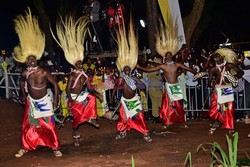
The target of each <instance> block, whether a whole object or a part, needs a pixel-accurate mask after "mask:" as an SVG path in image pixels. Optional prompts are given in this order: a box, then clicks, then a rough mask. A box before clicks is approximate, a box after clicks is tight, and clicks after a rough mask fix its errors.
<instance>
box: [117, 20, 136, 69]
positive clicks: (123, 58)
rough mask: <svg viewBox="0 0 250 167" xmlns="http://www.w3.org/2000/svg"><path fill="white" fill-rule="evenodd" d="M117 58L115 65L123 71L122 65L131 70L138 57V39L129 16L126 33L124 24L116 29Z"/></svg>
mask: <svg viewBox="0 0 250 167" xmlns="http://www.w3.org/2000/svg"><path fill="white" fill-rule="evenodd" d="M116 35H117V45H118V50H117V54H118V58H117V60H116V65H117V68H118V69H119V71H123V69H124V67H126V66H128V67H130V69H131V71H132V70H133V69H134V68H135V66H136V64H137V59H138V39H137V37H136V35H135V29H134V25H133V21H132V19H131V18H130V21H129V27H128V34H127V33H126V28H125V24H124V22H123V24H122V25H121V26H119V28H118V30H117V31H116Z"/></svg>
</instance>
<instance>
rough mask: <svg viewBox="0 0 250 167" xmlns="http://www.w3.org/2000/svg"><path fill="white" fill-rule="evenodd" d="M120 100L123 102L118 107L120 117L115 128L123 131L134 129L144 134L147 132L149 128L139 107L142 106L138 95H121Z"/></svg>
mask: <svg viewBox="0 0 250 167" xmlns="http://www.w3.org/2000/svg"><path fill="white" fill-rule="evenodd" d="M121 101H123V102H122V103H121V104H122V105H121V106H120V109H119V113H120V117H119V121H118V123H117V130H118V131H120V132H124V131H126V130H130V129H135V130H137V131H139V132H141V133H142V134H144V135H146V134H148V132H149V130H148V128H147V125H146V122H145V119H144V113H143V111H142V109H141V108H142V106H141V102H140V100H139V97H138V95H136V96H135V97H134V98H132V99H125V98H124V97H122V99H121Z"/></svg>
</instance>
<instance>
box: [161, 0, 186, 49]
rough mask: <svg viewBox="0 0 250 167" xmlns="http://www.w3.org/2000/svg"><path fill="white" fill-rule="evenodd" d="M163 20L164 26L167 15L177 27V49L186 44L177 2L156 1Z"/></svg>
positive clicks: (172, 0)
mask: <svg viewBox="0 0 250 167" xmlns="http://www.w3.org/2000/svg"><path fill="white" fill-rule="evenodd" d="M158 3H159V6H160V9H161V14H162V17H163V20H164V22H165V24H166V20H167V15H169V16H171V17H172V20H173V23H175V24H177V27H178V39H179V49H180V48H181V46H182V45H183V44H185V43H186V39H185V34H184V29H183V23H182V18H181V12H180V6H179V1H178V0H158Z"/></svg>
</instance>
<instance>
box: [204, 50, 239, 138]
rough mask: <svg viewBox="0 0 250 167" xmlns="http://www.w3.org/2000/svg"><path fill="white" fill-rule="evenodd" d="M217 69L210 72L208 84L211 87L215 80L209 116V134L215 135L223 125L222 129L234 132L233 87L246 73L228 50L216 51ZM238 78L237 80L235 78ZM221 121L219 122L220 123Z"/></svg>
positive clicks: (234, 55)
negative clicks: (220, 124) (210, 122)
mask: <svg viewBox="0 0 250 167" xmlns="http://www.w3.org/2000/svg"><path fill="white" fill-rule="evenodd" d="M214 61H215V63H216V67H213V68H212V69H211V70H210V71H209V78H208V83H209V85H211V83H212V79H215V82H214V83H213V87H215V90H214V93H213V97H212V100H211V106H210V110H209V116H210V119H211V120H212V121H214V122H213V123H212V124H211V128H210V129H209V133H210V134H213V133H214V132H215V130H216V129H217V128H218V127H219V122H220V123H222V129H228V130H229V132H230V133H231V132H234V110H235V104H234V94H233V88H232V86H234V87H235V86H237V81H238V80H237V78H240V77H242V76H243V74H244V72H243V71H242V70H241V69H240V68H238V67H237V66H236V65H235V64H236V61H237V55H236V54H235V53H234V52H233V51H232V50H231V49H227V48H221V49H218V50H216V52H215V55H214ZM235 77H237V78H235ZM214 85H215V86H214ZM218 121H219V122H218Z"/></svg>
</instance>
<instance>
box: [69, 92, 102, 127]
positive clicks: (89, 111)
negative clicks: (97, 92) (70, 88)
mask: <svg viewBox="0 0 250 167" xmlns="http://www.w3.org/2000/svg"><path fill="white" fill-rule="evenodd" d="M69 106H71V103H70V102H69ZM70 111H71V113H72V115H73V128H76V127H77V126H78V125H79V124H81V123H84V122H87V121H88V120H90V119H93V118H94V119H96V117H97V110H96V98H95V96H93V95H91V94H88V96H87V97H86V100H85V101H84V103H80V102H74V104H73V105H72V106H71V107H70Z"/></svg>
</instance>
